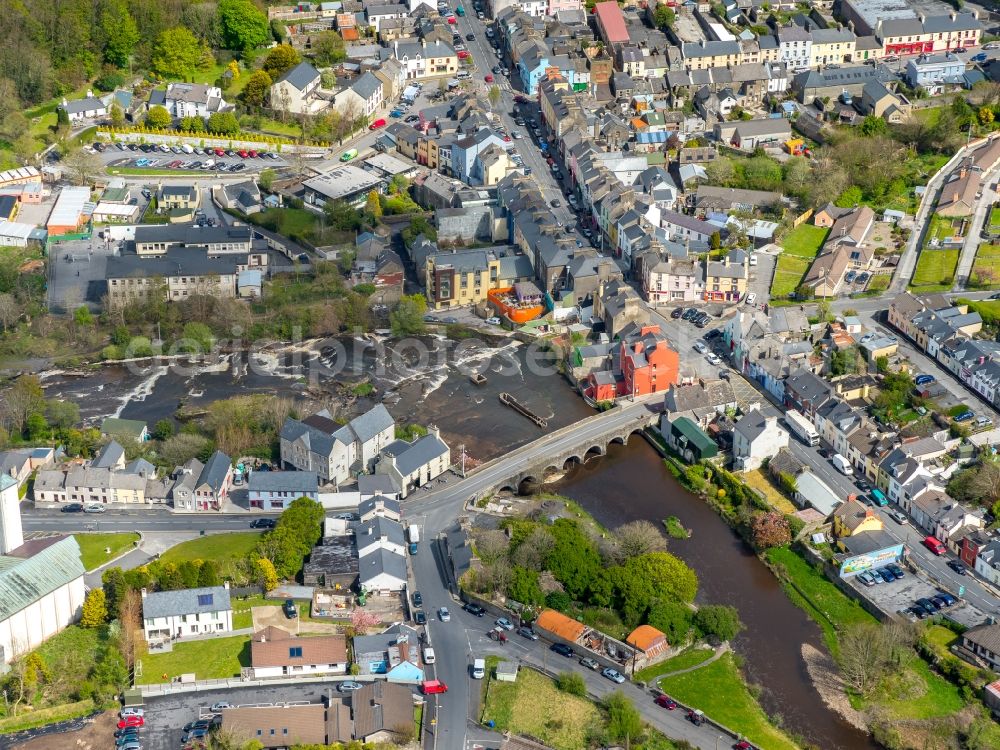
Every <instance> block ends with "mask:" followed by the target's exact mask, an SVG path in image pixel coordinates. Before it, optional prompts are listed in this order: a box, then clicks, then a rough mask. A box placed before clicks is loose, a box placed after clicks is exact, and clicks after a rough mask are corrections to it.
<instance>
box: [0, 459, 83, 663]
mask: <svg viewBox="0 0 1000 750" xmlns="http://www.w3.org/2000/svg"><path fill="white" fill-rule="evenodd" d="M18 503H19V499H18V491H17V482H16V481H14V479H12V478H11V477H9V476H7V475H6V474H0V666H3V665H5V664H8V663H9V662H10V661H11V660H13V659H15V658H17V657H18V656H20V655H22V654H24V653H26V652H27V651H30V650H31V649H34V648H37V647H38V646H40V645H41V644H42V643H43V642H44V641H45V640H46V639H48V638H50V637H52V636H53V635H55V634H56V633H58V632H59V631H61V630H63V629H64V628H66V627H67V626H69V625H71V624H72V623H73V622H74V621H75V620H76V619H77V618H78V617H79V614H80V610H81V608H82V607H83V600H84V597H85V596H86V587H85V585H84V581H83V575H84V572H85V571H84V568H83V563H82V562H81V561H80V547H79V545H78V544H77V543H76V539H74V538H73V537H72V536H50V537H44V538H42V539H32V540H30V541H28V542H25V541H24V538H23V534H22V531H21V513H20V509H19V505H18Z"/></svg>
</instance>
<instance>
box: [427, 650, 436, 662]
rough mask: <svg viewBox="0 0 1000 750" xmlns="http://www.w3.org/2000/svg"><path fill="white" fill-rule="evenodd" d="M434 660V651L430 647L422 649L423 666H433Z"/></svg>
mask: <svg viewBox="0 0 1000 750" xmlns="http://www.w3.org/2000/svg"><path fill="white" fill-rule="evenodd" d="M435 660H436V657H435V656H434V649H432V648H431V647H430V646H425V647H424V664H433V663H434V662H435Z"/></svg>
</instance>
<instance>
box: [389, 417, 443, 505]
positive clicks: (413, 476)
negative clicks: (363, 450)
mask: <svg viewBox="0 0 1000 750" xmlns="http://www.w3.org/2000/svg"><path fill="white" fill-rule="evenodd" d="M429 430H430V431H429V432H428V433H427V434H426V435H424V436H423V437H419V438H417V439H416V440H414V441H413V442H412V443H408V442H406V441H405V440H394V441H393V442H392V443H390V444H389V445H387V446H385V448H383V449H382V455H381V456H380V457H379V460H378V463H377V464H376V465H375V473H376V474H385V475H387V476H389V477H391V478H392V480H393V482H394V483H395V484H396V487H397V488H398V489H399V493H400V496H401V497H406V496H407V494H409V492H410V490H412V489H414V488H416V487H421V486H423V485H425V484H426V483H427V482H430V481H432V480H434V479H435V478H437V477H438V476H440V475H441V474H443V473H444V472H446V471H448V468H449V467H450V466H451V449H450V448H449V447H448V444H447V443H445V442H444V441H443V440H442V439H441V431H440V430H439V429H438V428H437V427H433V426H432V427H430V428H429Z"/></svg>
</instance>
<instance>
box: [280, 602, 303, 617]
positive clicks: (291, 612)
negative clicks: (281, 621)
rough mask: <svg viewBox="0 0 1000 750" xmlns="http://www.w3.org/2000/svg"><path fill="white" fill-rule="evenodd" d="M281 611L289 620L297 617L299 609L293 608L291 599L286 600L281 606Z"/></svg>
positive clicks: (293, 603)
mask: <svg viewBox="0 0 1000 750" xmlns="http://www.w3.org/2000/svg"><path fill="white" fill-rule="evenodd" d="M281 609H282V611H283V612H284V613H285V617H287V618H288V619H289V620H292V619H294V618H296V617H298V616H299V608H298V607H296V606H295V602H293V601H292V600H291V599H286V600H285V603H284V604H283V605H281Z"/></svg>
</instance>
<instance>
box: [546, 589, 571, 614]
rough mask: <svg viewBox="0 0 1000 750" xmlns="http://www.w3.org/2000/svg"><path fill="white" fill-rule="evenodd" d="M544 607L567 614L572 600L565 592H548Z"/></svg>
mask: <svg viewBox="0 0 1000 750" xmlns="http://www.w3.org/2000/svg"><path fill="white" fill-rule="evenodd" d="M545 606H546V607H548V608H549V609H554V610H556V612H567V611H569V608H570V607H572V606H573V600H572V599H571V598H570V596H569V594H567V593H566V592H565V591H550V592H549V593H547V594H546V595H545Z"/></svg>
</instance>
